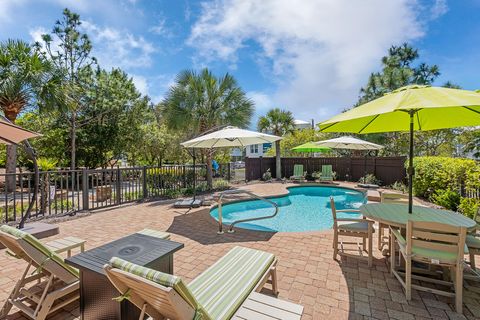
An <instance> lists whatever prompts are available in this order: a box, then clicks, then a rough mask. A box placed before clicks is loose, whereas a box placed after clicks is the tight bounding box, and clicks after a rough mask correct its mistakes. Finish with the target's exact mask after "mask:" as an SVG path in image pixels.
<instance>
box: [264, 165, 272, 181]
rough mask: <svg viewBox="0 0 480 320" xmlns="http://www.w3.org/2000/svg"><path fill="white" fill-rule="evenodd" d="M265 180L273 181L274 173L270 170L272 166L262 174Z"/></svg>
mask: <svg viewBox="0 0 480 320" xmlns="http://www.w3.org/2000/svg"><path fill="white" fill-rule="evenodd" d="M262 180H263V181H271V180H272V173H271V172H270V168H268V169H267V171H265V172H264V173H263V175H262Z"/></svg>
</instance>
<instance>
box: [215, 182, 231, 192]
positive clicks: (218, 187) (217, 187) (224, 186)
mask: <svg viewBox="0 0 480 320" xmlns="http://www.w3.org/2000/svg"><path fill="white" fill-rule="evenodd" d="M227 189H230V183H229V182H228V181H227V180H224V179H218V180H214V181H213V190H219V191H221V190H227Z"/></svg>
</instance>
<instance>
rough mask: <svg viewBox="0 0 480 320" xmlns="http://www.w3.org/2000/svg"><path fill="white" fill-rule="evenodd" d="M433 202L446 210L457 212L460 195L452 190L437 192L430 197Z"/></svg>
mask: <svg viewBox="0 0 480 320" xmlns="http://www.w3.org/2000/svg"><path fill="white" fill-rule="evenodd" d="M432 200H433V202H435V203H436V204H438V205H439V206H442V207H444V208H446V209H448V210H452V211H457V209H458V206H459V205H460V195H459V194H458V192H456V191H453V190H437V191H436V192H435V193H434V194H433V196H432Z"/></svg>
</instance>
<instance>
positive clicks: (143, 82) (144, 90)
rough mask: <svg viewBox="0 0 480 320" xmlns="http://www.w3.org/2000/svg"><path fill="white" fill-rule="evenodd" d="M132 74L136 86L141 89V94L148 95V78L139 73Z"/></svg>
mask: <svg viewBox="0 0 480 320" xmlns="http://www.w3.org/2000/svg"><path fill="white" fill-rule="evenodd" d="M131 76H132V81H133V84H134V85H135V87H136V88H137V90H138V91H140V93H141V94H143V95H146V94H148V83H147V78H145V77H143V76H139V75H135V74H134V75H131Z"/></svg>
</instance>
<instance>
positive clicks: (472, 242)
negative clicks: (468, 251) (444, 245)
mask: <svg viewBox="0 0 480 320" xmlns="http://www.w3.org/2000/svg"><path fill="white" fill-rule="evenodd" d="M466 242H467V246H468V247H469V248H472V249H480V238H477V237H475V236H472V235H470V234H468V235H467V240H466Z"/></svg>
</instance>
